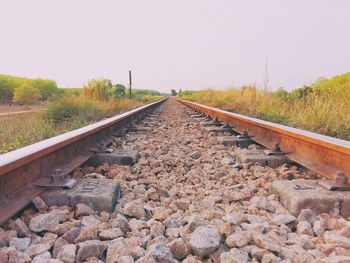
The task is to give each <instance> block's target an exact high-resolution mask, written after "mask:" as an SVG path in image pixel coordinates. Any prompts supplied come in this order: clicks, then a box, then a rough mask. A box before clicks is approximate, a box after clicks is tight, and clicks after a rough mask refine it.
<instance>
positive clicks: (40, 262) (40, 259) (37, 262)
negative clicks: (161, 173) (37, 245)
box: [32, 251, 52, 263]
mask: <svg viewBox="0 0 350 263" xmlns="http://www.w3.org/2000/svg"><path fill="white" fill-rule="evenodd" d="M51 259H52V256H51V254H50V252H49V251H46V252H44V253H41V254H39V255H37V256H35V257H34V258H33V260H32V263H44V262H48V260H51Z"/></svg>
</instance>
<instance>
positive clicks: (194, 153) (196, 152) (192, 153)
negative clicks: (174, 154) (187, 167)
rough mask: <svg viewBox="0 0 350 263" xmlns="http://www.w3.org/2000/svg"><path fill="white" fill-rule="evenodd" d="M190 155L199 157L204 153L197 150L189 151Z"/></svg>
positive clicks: (193, 157)
mask: <svg viewBox="0 0 350 263" xmlns="http://www.w3.org/2000/svg"><path fill="white" fill-rule="evenodd" d="M188 156H189V157H191V158H192V159H198V158H200V157H201V156H202V153H201V152H199V151H195V152H191V153H189V154H188Z"/></svg>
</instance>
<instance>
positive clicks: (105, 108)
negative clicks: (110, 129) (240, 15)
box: [0, 80, 161, 154]
mask: <svg viewBox="0 0 350 263" xmlns="http://www.w3.org/2000/svg"><path fill="white" fill-rule="evenodd" d="M115 90H116V89H115V87H113V86H112V85H110V83H109V82H108V80H93V81H90V82H89V84H88V85H87V86H86V87H84V88H75V89H58V92H54V93H53V94H52V95H50V96H49V97H48V99H47V100H45V101H37V102H35V103H34V104H33V103H31V104H28V105H26V104H24V105H23V106H18V105H15V104H13V106H11V107H10V106H8V104H9V103H8V102H6V103H3V106H2V107H0V109H1V110H2V111H3V112H12V111H17V109H22V110H28V109H38V111H37V112H33V113H27V114H21V115H11V116H6V117H1V118H0V154H3V153H6V152H9V151H12V150H15V149H18V148H21V147H23V146H25V145H29V144H32V143H35V142H38V141H41V140H44V139H48V138H50V137H53V136H56V135H59V134H62V133H64V132H67V131H70V130H74V129H77V128H80V127H83V126H85V125H88V124H91V123H94V122H96V121H99V120H101V119H103V118H107V117H110V116H113V115H115V114H118V113H121V112H125V111H128V110H130V109H133V108H136V107H139V106H141V105H143V104H146V103H149V102H152V101H155V100H158V99H160V98H161V96H157V95H158V94H157V93H154V91H141V90H135V91H134V93H133V97H132V99H128V98H127V96H126V95H124V94H118V93H116V92H115ZM5 105H7V106H5Z"/></svg>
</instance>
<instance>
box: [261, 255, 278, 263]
mask: <svg viewBox="0 0 350 263" xmlns="http://www.w3.org/2000/svg"><path fill="white" fill-rule="evenodd" d="M280 261H281V258H279V257H276V256H275V255H274V254H272V253H266V254H264V255H263V256H262V259H261V263H278V262H280Z"/></svg>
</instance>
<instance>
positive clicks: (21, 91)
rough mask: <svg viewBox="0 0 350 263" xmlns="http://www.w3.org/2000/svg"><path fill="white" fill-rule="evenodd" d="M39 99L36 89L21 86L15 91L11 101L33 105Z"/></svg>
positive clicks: (38, 92) (24, 85) (26, 85)
mask: <svg viewBox="0 0 350 263" xmlns="http://www.w3.org/2000/svg"><path fill="white" fill-rule="evenodd" d="M40 98H41V95H40V91H39V89H38V88H34V87H32V86H30V85H28V84H22V86H20V87H18V88H16V89H15V92H14V96H13V101H14V102H18V103H23V104H33V103H35V102H37V101H38V100H39V99H40Z"/></svg>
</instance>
